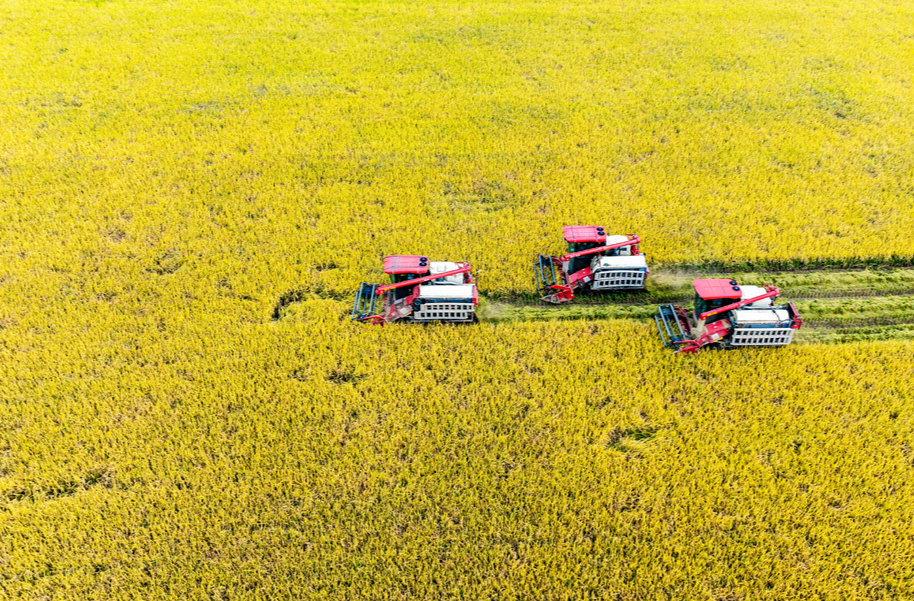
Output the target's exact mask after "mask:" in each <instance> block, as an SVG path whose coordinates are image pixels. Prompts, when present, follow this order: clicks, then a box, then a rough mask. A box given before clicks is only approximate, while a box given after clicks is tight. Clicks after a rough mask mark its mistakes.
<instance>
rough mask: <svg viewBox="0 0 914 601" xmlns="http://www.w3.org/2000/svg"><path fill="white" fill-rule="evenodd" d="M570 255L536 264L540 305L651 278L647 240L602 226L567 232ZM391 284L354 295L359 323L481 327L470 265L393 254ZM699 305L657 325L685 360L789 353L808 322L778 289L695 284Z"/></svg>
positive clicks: (665, 308) (675, 310) (638, 286)
mask: <svg viewBox="0 0 914 601" xmlns="http://www.w3.org/2000/svg"><path fill="white" fill-rule="evenodd" d="M564 235H565V241H566V242H567V243H568V251H569V252H568V253H567V254H565V255H563V256H561V257H552V256H547V255H540V256H539V257H537V261H536V263H535V264H534V274H535V275H534V277H535V283H536V287H537V290H538V291H539V292H540V293H541V294H543V295H544V296H542V300H543V301H545V302H548V303H553V304H558V303H564V302H568V301H570V300H573V299H574V293H575V291H576V290H577V291H588V292H614V291H631V290H644V289H645V278H646V277H647V275H648V274H649V273H650V270H649V269H648V267H647V262H646V260H645V255H644V253H641V252H639V251H638V245H639V244H640V242H641V239H640V238H639V237H638V236H635V235H632V234H629V235H627V236H607V235H606V233H605V229H604V228H602V227H599V226H568V227H565V228H564ZM383 268H384V272H385V273H386V274H388V275H389V276H390V280H391V282H390V283H389V284H384V285H381V284H369V283H363V284H362V285H361V286H360V287H359V290H358V292H357V293H356V296H355V302H354V303H353V307H352V319H354V320H356V321H360V322H371V323H378V324H383V323H394V322H401V321H402V322H409V321H414V322H422V323H431V322H445V323H475V322H477V321H478V319H477V316H476V307H477V305H478V302H479V295H478V292H477V289H476V283H475V282H474V280H473V275H472V273H471V271H472V267H471V265H470V264H469V263H466V262H450V261H430V260H429V259H428V257H425V256H421V255H389V256H387V257H385V259H384V266H383ZM692 283H693V286H694V289H695V302H694V309H693V311H692V315H691V316H690V315H689V313H688V312H687V310H686V309H685V308H684V307H681V306H677V305H672V304H662V305H659V307H658V312H657V314H656V315H655V316H654V322H655V324H656V326H657V330H658V332H659V334H660V338H661V340H662V342H663V344H664V345H666V346H667V347H670V348H673V349H675V350H676V352H679V353H695V352H698V351H699V350H701V349H703V348H706V347H710V348H720V349H735V348H741V347H746V346H785V345H788V344H790V343H791V342H792V341H793V334H794V332H795V331H796V330H798V329H799V328H800V326H801V325H802V323H803V320H802V319H801V318H800V314H799V312H798V311H797V308H796V306H794V304H793V303H787V304H786V305H777V304H775V299H777V297H778V296H779V295H780V290H778V289H777V288H776V287H774V286H765V287H759V286H740V285H739V284H738V283H737V282H736V280H732V279H696V280H693V282H692Z"/></svg>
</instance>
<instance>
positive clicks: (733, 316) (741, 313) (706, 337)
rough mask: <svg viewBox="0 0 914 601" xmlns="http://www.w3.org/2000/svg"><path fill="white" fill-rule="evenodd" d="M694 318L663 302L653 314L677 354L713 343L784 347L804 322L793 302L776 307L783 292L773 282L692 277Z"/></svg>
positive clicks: (660, 330)
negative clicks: (761, 284) (748, 283)
mask: <svg viewBox="0 0 914 601" xmlns="http://www.w3.org/2000/svg"><path fill="white" fill-rule="evenodd" d="M692 283H693V285H694V287H695V309H694V311H693V314H692V317H694V319H695V321H694V323H693V322H692V320H691V319H690V318H689V315H688V313H687V312H686V310H685V309H683V308H682V307H677V306H674V305H660V307H659V312H658V314H657V315H656V316H654V321H655V322H656V324H657V330H658V331H659V332H660V338H661V340H663V343H664V344H665V345H666V346H668V347H672V348H675V347H678V349H677V351H676V352H678V353H696V352H698V350H699V349H701V348H704V347H706V346H708V345H711V344H716V345H718V348H725V349H731V348H739V347H743V346H785V345H788V344H790V343H791V342H792V341H793V333H794V332H795V331H796V330H798V329H800V326H801V325H802V324H803V320H802V319H800V314H799V312H797V308H796V307H795V306H794V304H793V303H788V304H786V305H775V304H774V299H776V298H777V297H778V296H779V295H780V294H781V291H780V290H778V289H777V288H775V287H774V286H765V287H764V288H760V287H758V286H740V285H739V284H737V283H736V280H726V279H708V280H694V281H693V282H692Z"/></svg>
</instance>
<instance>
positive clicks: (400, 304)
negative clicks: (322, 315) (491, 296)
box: [352, 255, 479, 323]
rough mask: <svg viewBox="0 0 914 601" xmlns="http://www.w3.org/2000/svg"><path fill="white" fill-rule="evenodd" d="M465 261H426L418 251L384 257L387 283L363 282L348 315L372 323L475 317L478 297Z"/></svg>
mask: <svg viewBox="0 0 914 601" xmlns="http://www.w3.org/2000/svg"><path fill="white" fill-rule="evenodd" d="M471 270H472V267H471V266H470V264H469V263H464V262H457V263H453V262H450V261H429V259H428V257H423V256H420V255H390V256H388V257H385V258H384V273H386V274H388V275H389V276H390V281H391V283H390V284H385V285H380V284H367V283H363V284H362V285H361V286H360V287H359V290H358V292H357V293H356V296H355V303H353V306H352V319H355V320H357V321H366V322H374V323H393V322H395V321H418V322H453V323H468V322H475V321H476V305H477V304H478V302H479V297H478V294H477V291H476V284H475V283H474V282H473V276H472V274H471V273H470V271H471Z"/></svg>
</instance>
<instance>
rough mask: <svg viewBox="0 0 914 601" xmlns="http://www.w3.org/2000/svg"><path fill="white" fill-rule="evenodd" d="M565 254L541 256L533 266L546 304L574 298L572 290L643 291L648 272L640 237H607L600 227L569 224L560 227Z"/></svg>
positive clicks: (537, 287) (535, 278)
mask: <svg viewBox="0 0 914 601" xmlns="http://www.w3.org/2000/svg"><path fill="white" fill-rule="evenodd" d="M562 233H563V234H564V236H565V242H567V243H568V254H566V255H563V256H561V257H550V256H547V255H540V256H539V257H537V260H536V263H535V264H534V265H533V274H534V281H535V283H536V289H537V290H538V291H539V293H540V294H542V295H544V296H543V297H542V299H543V300H544V301H546V302H548V303H564V302H567V301H570V300H572V299H574V292H575V290H582V289H589V290H593V291H595V292H612V291H619V290H643V289H644V279H645V278H646V277H647V276H648V274H650V272H651V271H650V269H648V267H647V261H646V259H645V255H644V253H640V252H638V244H640V243H641V238H639V237H638V236H635V235H634V234H628V235H626V236H607V235H606V231H605V229H604V228H603V227H602V226H598V225H569V226H566V227H565V228H563V230H562Z"/></svg>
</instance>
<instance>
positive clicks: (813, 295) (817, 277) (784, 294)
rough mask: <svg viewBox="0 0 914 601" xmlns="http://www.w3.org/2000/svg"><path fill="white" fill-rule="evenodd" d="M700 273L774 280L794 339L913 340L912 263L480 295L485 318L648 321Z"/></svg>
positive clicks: (658, 278) (680, 276)
mask: <svg viewBox="0 0 914 601" xmlns="http://www.w3.org/2000/svg"><path fill="white" fill-rule="evenodd" d="M699 277H733V278H734V279H736V280H737V281H739V282H740V283H743V284H754V285H766V284H773V285H776V286H778V287H779V288H780V289H781V300H782V301H785V302H786V301H793V302H795V304H796V306H797V308H798V309H799V311H800V314H801V315H802V316H803V320H804V323H803V328H802V329H801V331H800V332H799V333H798V336H797V340H798V341H800V342H843V341H850V340H881V339H896V340H897V339H914V269H904V268H893V269H885V270H841V271H837V270H813V271H795V272H767V273H766V272H751V273H750V272H746V273H734V272H730V273H728V274H724V275H721V274H708V273H700V272H698V271H686V270H675V271H674V270H669V271H667V270H663V269H658V270H655V271H654V273H653V274H652V275H651V277H650V278H649V280H648V286H647V290H646V291H644V292H638V293H630V294H615V295H589V294H584V295H579V296H578V297H577V298H575V300H574V301H573V302H572V303H569V304H565V305H558V306H555V305H550V304H547V303H544V302H542V301H540V300H538V299H537V298H536V297H534V296H532V295H527V296H522V295H518V296H516V297H512V298H485V297H484V299H483V301H482V302H481V306H480V311H479V315H480V318H481V319H483V320H484V321H492V322H506V321H535V320H555V319H599V318H604V319H606V318H609V319H613V318H614V319H620V318H621V319H625V318H629V319H635V320H640V321H647V320H651V319H652V317H653V315H654V314H656V312H657V305H660V304H664V303H675V304H682V305H686V306H688V305H690V304H691V301H692V296H693V292H692V288H691V282H692V279H694V278H699Z"/></svg>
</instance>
